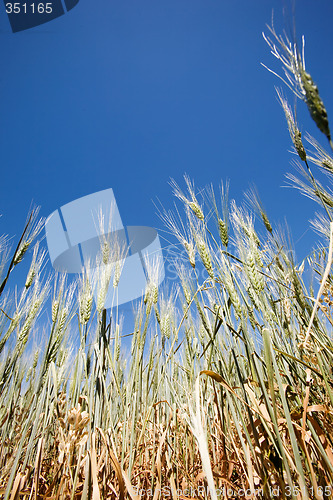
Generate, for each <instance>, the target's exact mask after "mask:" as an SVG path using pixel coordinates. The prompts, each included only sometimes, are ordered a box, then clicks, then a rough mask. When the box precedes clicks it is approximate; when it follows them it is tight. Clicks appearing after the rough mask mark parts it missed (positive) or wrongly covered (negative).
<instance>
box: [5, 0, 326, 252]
mask: <svg viewBox="0 0 333 500" xmlns="http://www.w3.org/2000/svg"><path fill="white" fill-rule="evenodd" d="M285 4H286V5H289V2H287V1H286V2H283V1H282V0H275V1H268V0H251V1H248V0H234V1H232V2H231V1H225V0H93V1H92V0H90V1H88V0H80V2H79V4H78V5H77V6H76V7H75V8H73V9H72V10H71V11H70V12H69V13H67V14H66V15H64V16H62V17H60V18H58V19H55V20H53V21H52V22H50V23H47V24H44V25H42V26H39V27H37V28H33V29H30V30H27V31H23V32H19V33H15V34H13V33H12V32H11V29H10V25H9V21H8V19H7V16H6V13H5V7H4V4H3V3H1V4H0V61H1V73H0V129H1V130H0V165H1V185H0V190H1V195H0V213H2V214H3V216H2V217H1V219H0V224H1V230H0V232H1V233H7V234H9V235H15V234H16V235H17V236H18V235H19V233H20V231H21V229H22V227H23V225H24V222H25V219H26V215H27V211H28V209H29V207H30V205H31V202H32V201H33V202H34V203H35V204H37V205H40V206H41V214H42V215H44V216H48V215H49V214H50V213H51V212H53V211H54V210H55V209H57V208H58V207H60V206H61V205H63V204H65V203H68V202H70V201H72V200H74V199H76V198H78V197H81V196H85V195H87V194H90V193H93V192H96V191H99V190H102V189H106V188H109V187H112V188H113V190H114V193H115V196H116V199H117V204H118V208H119V210H120V213H121V216H122V219H123V222H124V224H126V225H146V226H153V227H156V228H157V229H158V230H160V229H161V228H162V222H161V221H160V219H159V218H158V216H157V213H156V209H155V207H154V204H153V200H155V201H156V199H157V198H159V199H160V200H161V202H162V203H163V205H164V206H165V207H166V208H170V207H171V204H172V197H171V189H170V187H169V185H168V181H169V180H170V178H171V177H173V178H175V179H176V180H177V181H178V182H179V183H183V181H182V178H183V174H184V173H185V172H186V173H187V174H189V176H190V177H191V178H192V179H194V181H195V183H196V186H197V187H198V188H199V187H203V186H204V185H206V184H210V183H213V185H215V186H216V187H218V185H219V184H220V181H221V179H223V180H225V179H230V186H231V187H230V194H231V198H235V199H236V200H237V201H239V202H240V201H241V200H242V193H243V191H244V190H246V189H247V188H248V187H249V184H251V183H255V184H256V186H257V188H258V191H259V193H260V195H261V199H262V201H263V203H264V206H265V208H266V210H267V212H268V215H269V217H270V218H271V220H272V221H273V222H279V221H280V222H283V220H284V218H285V217H286V218H287V220H288V223H289V225H290V227H291V229H292V233H293V236H294V240H295V242H297V251H298V256H299V259H302V258H304V257H305V255H306V254H307V253H308V252H309V251H310V249H311V246H312V245H313V244H314V242H315V239H316V236H315V235H314V234H313V233H311V232H309V231H308V227H309V224H308V219H309V218H311V217H312V215H313V213H314V210H315V209H316V208H317V207H316V205H315V204H314V203H313V202H311V201H310V200H308V199H306V198H304V197H302V196H301V195H300V194H299V193H298V192H296V191H295V190H291V189H285V188H281V186H282V185H284V184H285V183H286V181H285V179H284V175H285V173H286V172H287V171H290V168H291V167H290V166H289V162H290V160H291V155H290V154H289V153H288V150H289V149H290V148H291V144H290V139H289V134H288V131H287V125H286V122H285V119H284V115H283V111H282V108H281V106H280V105H279V104H278V102H277V99H276V96H275V91H274V85H277V84H278V80H277V79H276V78H275V77H274V76H273V75H272V74H270V73H268V72H267V71H266V70H265V69H264V68H263V67H262V66H260V63H261V62H264V63H265V64H267V65H268V66H270V67H272V68H273V69H276V70H278V71H280V66H279V64H278V62H277V61H276V60H275V59H274V58H273V56H271V55H270V52H269V48H268V46H267V45H266V43H265V42H264V40H263V38H262V35H261V32H262V31H263V30H264V29H265V24H266V23H270V20H271V14H272V9H273V8H274V11H275V26H276V29H277V31H279V32H280V31H281V30H282V29H283V27H284V26H286V27H287V29H288V25H285V21H284V19H283V15H282V9H283V6H284V5H285ZM332 19H333V3H332V1H331V0H320V1H318V0H311V1H310V0H298V1H296V28H297V33H298V38H299V39H300V37H301V35H302V34H305V36H306V64H307V69H308V71H310V73H311V74H312V76H313V78H314V80H315V82H316V83H317V84H318V86H319V91H320V94H321V97H322V99H323V100H324V102H325V105H326V108H327V110H328V113H329V116H331V117H333V92H332V82H333V70H332V63H331V60H332V47H333V30H332ZM286 22H287V23H290V24H292V19H291V18H290V16H289V17H287V19H286ZM291 102H292V103H293V101H292V100H291ZM298 119H299V121H300V123H301V124H302V130H303V132H305V130H309V131H310V132H311V133H312V134H313V135H314V136H315V137H317V138H319V139H320V140H322V142H323V144H324V145H325V147H326V146H327V144H326V143H325V138H324V137H323V138H321V136H320V135H319V134H318V133H317V130H316V128H315V126H314V124H313V123H312V121H311V119H310V117H309V114H308V111H307V109H306V107H305V105H302V103H299V104H298ZM332 120H333V118H332ZM332 127H333V121H332ZM304 233H305V235H304ZM161 234H163V233H161Z"/></svg>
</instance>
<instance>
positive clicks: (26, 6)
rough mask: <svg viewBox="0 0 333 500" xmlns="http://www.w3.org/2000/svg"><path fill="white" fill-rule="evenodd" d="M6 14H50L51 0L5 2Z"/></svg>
mask: <svg viewBox="0 0 333 500" xmlns="http://www.w3.org/2000/svg"><path fill="white" fill-rule="evenodd" d="M6 12H7V14H20V13H22V14H27V13H31V14H51V12H52V2H48V3H43V2H38V3H37V2H36V3H35V2H32V3H30V2H28V3H22V4H21V3H20V2H15V3H6Z"/></svg>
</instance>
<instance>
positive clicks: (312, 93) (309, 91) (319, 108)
mask: <svg viewBox="0 0 333 500" xmlns="http://www.w3.org/2000/svg"><path fill="white" fill-rule="evenodd" d="M301 79H302V83H303V88H304V90H305V102H306V105H307V107H308V110H309V112H310V115H311V118H312V119H313V121H314V122H315V124H316V125H317V127H318V128H319V130H320V131H321V132H322V133H323V134H324V135H326V137H327V139H328V140H329V142H330V143H331V142H332V141H331V132H330V128H329V124H328V117H327V111H326V108H325V106H324V103H323V101H322V100H321V98H320V95H319V91H318V87H317V85H315V83H314V81H313V80H312V78H311V75H310V74H309V73H307V72H306V71H305V70H303V68H301Z"/></svg>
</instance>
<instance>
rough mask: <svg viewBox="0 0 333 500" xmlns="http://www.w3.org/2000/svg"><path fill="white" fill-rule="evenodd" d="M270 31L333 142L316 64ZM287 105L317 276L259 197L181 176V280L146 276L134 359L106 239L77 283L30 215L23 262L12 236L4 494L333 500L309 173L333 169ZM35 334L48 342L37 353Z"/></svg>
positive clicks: (0, 351)
mask: <svg viewBox="0 0 333 500" xmlns="http://www.w3.org/2000/svg"><path fill="white" fill-rule="evenodd" d="M271 34H272V35H273V37H274V39H273V40H271V39H269V38H268V37H266V38H267V41H268V42H269V44H270V46H271V48H272V51H273V53H274V55H276V57H278V58H279V59H280V60H282V62H283V64H284V65H285V67H287V69H286V71H287V75H288V81H287V84H288V85H290V86H291V87H292V88H294V87H295V86H296V85H298V86H299V87H297V89H296V90H297V92H298V94H299V97H301V98H302V99H303V100H305V102H306V104H307V105H308V107H309V110H310V113H311V116H312V117H313V118H314V119H315V122H316V124H317V125H318V127H319V129H320V130H321V131H322V132H323V133H324V134H325V135H326V136H327V137H328V139H329V141H331V139H330V135H329V127H328V121H327V123H326V121H325V119H326V120H327V113H326V111H325V108H324V105H323V103H322V101H321V99H320V98H319V94H318V90H317V89H316V87H315V85H314V83H313V81H312V78H311V77H310V75H308V73H306V72H305V64H304V55H302V56H301V55H300V54H299V53H298V51H297V48H296V46H294V45H293V44H291V43H290V42H289V40H288V39H286V38H282V37H278V36H277V35H276V34H275V31H274V29H273V27H272V28H271ZM286 65H287V66H286ZM288 71H289V73H288ZM295 88H296V87H295ZM279 97H280V100H281V103H282V106H283V109H284V111H285V114H286V117H287V122H288V127H289V131H290V134H291V139H292V142H293V145H294V147H295V150H296V152H297V154H298V156H299V158H300V162H302V163H303V164H304V168H302V163H300V168H302V173H303V174H304V177H305V180H298V179H296V178H295V177H293V178H292V180H293V181H294V182H296V183H297V185H298V187H300V189H301V190H302V191H303V192H305V193H306V194H307V195H308V196H311V197H312V198H314V199H316V200H318V202H319V203H320V204H321V205H322V207H323V209H324V210H323V213H324V215H318V217H317V219H316V221H315V222H314V224H315V225H316V227H317V228H318V229H319V230H320V231H321V232H323V233H324V234H325V235H326V236H327V237H328V240H329V241H330V246H329V250H326V248H325V247H318V250H316V251H315V252H314V253H313V254H312V255H311V257H310V258H309V259H308V264H309V267H310V268H311V269H312V271H313V274H314V280H315V281H314V282H313V284H312V283H309V280H303V274H304V266H305V263H302V264H301V265H299V264H297V263H296V262H295V257H294V253H293V251H292V249H291V248H290V243H289V241H288V239H287V237H285V236H284V235H283V233H282V231H281V230H275V229H274V228H273V227H272V225H271V223H270V221H269V218H268V215H267V213H266V212H265V210H264V209H263V207H262V204H261V202H260V200H259V198H258V196H257V194H256V192H255V191H254V190H252V191H250V192H249V193H247V197H246V200H245V203H244V204H243V205H241V206H239V205H237V204H236V203H235V202H234V201H232V202H231V203H229V201H228V185H227V184H223V185H222V186H221V189H220V193H219V196H217V194H216V191H215V192H214V189H213V188H212V187H209V188H207V189H205V190H204V191H201V192H200V194H198V193H197V191H196V190H195V187H194V184H193V183H192V182H191V181H190V179H189V178H188V177H186V178H185V181H186V190H182V189H181V188H180V187H179V186H178V185H177V184H176V183H173V189H174V194H175V196H176V198H177V200H178V201H179V202H180V203H181V205H182V208H183V209H184V210H183V212H182V215H180V209H178V210H177V212H176V213H172V212H169V211H164V212H162V218H163V219H164V222H165V224H166V227H167V228H168V230H170V231H171V232H172V233H173V234H174V236H175V237H176V238H177V239H178V242H179V247H180V248H181V249H183V251H182V252H180V254H181V255H182V258H181V259H179V261H178V263H177V270H178V276H179V281H178V285H177V286H176V287H175V288H174V289H172V290H168V289H167V288H165V289H161V287H159V286H158V282H159V280H158V275H157V274H158V269H157V268H156V267H154V266H152V267H151V269H150V273H149V279H148V284H147V289H146V293H145V297H144V299H143V300H142V302H141V303H140V305H139V306H138V307H137V309H136V311H135V326H134V331H133V333H132V335H131V346H130V355H128V356H125V351H124V349H123V345H122V342H123V336H124V333H125V332H124V331H123V327H122V322H121V318H119V317H118V314H117V308H113V309H112V315H111V314H110V312H107V311H106V310H105V309H104V308H103V303H104V299H105V290H106V288H107V287H108V286H109V285H110V286H113V287H114V289H115V290H116V288H117V284H118V283H117V282H118V280H114V282H113V283H110V276H111V274H110V270H109V268H108V262H109V257H108V256H109V251H110V249H109V248H108V247H107V241H106V242H105V241H104V242H102V258H101V266H100V268H99V269H100V271H99V275H98V277H97V278H96V276H92V275H91V273H90V271H89V269H86V270H84V272H83V274H82V277H81V279H80V280H79V281H78V283H77V284H76V285H75V284H74V285H73V284H71V285H69V284H68V283H67V281H66V278H65V276H55V277H46V278H43V261H44V258H45V252H43V250H42V249H41V245H40V244H39V243H38V242H37V243H34V242H35V241H36V240H37V239H38V236H39V234H40V231H41V229H42V227H43V221H42V220H40V221H38V218H37V213H36V211H34V212H33V213H32V215H31V216H30V218H29V220H28V221H27V225H26V228H25V230H24V232H23V235H22V238H21V240H20V241H19V243H18V246H17V248H16V249H15V250H14V251H13V252H12V253H10V249H9V245H8V240H7V239H6V238H2V239H1V240H0V248H1V266H0V270H1V272H2V279H1V282H2V284H1V287H0V299H1V303H0V308H1V310H0V356H1V357H0V446H1V448H0V497H1V498H2V499H4V500H9V499H19V498H20V499H26V500H27V499H36V500H37V499H42V498H43V499H44V498H45V499H71V500H74V499H91V498H92V499H94V500H95V499H96V500H97V499H117V498H120V499H124V498H131V499H133V500H134V499H139V498H154V499H158V498H164V497H166V498H173V499H177V498H180V499H185V498H192V499H193V498H195V499H204V498H213V499H216V498H241V497H244V498H293V499H296V498H297V499H310V498H316V499H322V498H330V497H331V495H332V492H331V488H332V484H333V448H332V436H333V432H332V431H333V414H332V411H333V374H332V361H333V360H332V358H333V350H332V347H333V343H332V334H331V327H332V322H333V317H332V310H331V306H332V303H333V281H332V278H331V275H330V265H331V259H332V237H331V232H332V229H331V228H332V226H331V215H332V207H333V197H332V196H331V193H330V191H329V190H327V189H324V187H323V186H322V185H321V184H320V183H319V181H318V180H316V179H315V177H314V175H313V173H312V171H311V169H310V164H312V165H314V166H315V167H318V166H319V167H320V168H321V169H324V170H325V171H326V172H328V173H329V174H331V173H332V172H333V159H332V157H331V156H330V154H329V153H328V152H327V151H325V150H324V148H322V147H321V146H320V145H319V144H318V142H316V141H314V139H312V138H309V143H310V146H311V147H312V151H309V150H308V148H306V147H305V146H304V145H303V142H302V138H301V134H300V132H299V128H298V125H297V123H296V121H295V119H294V116H293V113H292V111H291V108H290V106H289V105H288V103H287V101H286V99H285V97H284V96H283V95H282V92H281V91H279ZM325 117H326V118H325ZM249 205H251V207H249ZM30 248H31V249H32V252H31V253H32V258H31V265H30V269H29V271H28V275H27V279H26V283H25V286H24V287H23V290H22V291H21V292H20V293H19V292H15V293H14V292H13V291H11V289H9V288H8V287H9V286H10V281H11V280H10V279H9V278H10V274H11V271H13V270H14V269H15V267H16V266H17V265H18V264H19V262H20V261H21V260H22V259H23V258H26V257H27V253H29V251H30V250H29V249H30ZM184 255H185V256H186V258H184ZM103 265H104V266H105V267H104V268H103ZM119 272H120V271H119ZM95 286H97V287H98V293H97V296H98V300H97V303H96V305H94V301H93V288H94V287H95ZM314 288H316V289H318V291H317V293H316V295H315V294H314V291H313V290H314ZM103 297H104V299H103ZM45 308H48V309H49V317H50V320H49V322H47V323H45V324H44V323H42V322H41V320H40V319H39V318H40V315H41V312H42V311H43V310H45ZM38 329H39V330H40V329H43V336H44V338H46V339H47V342H46V345H45V346H38V348H34V345H35V344H34V343H33V342H32V343H31V342H30V339H31V338H33V336H34V335H37V333H38V332H37V333H36V330H38ZM75 336H76V337H77V338H78V339H79V340H78V342H77V343H73V342H71V339H73V338H74V337H75ZM29 346H30V347H29Z"/></svg>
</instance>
